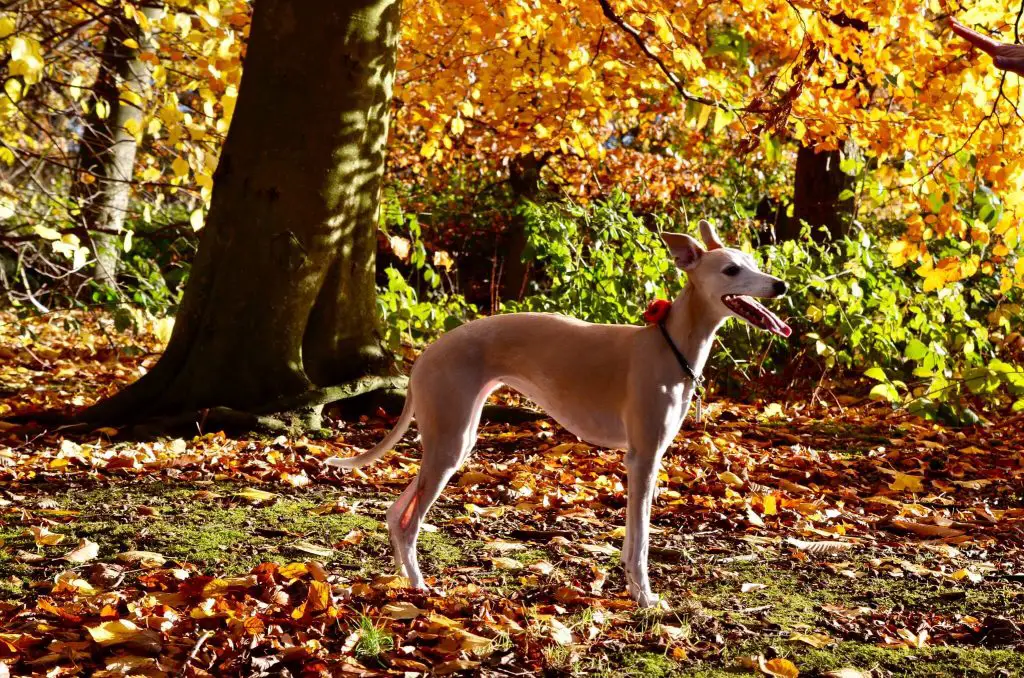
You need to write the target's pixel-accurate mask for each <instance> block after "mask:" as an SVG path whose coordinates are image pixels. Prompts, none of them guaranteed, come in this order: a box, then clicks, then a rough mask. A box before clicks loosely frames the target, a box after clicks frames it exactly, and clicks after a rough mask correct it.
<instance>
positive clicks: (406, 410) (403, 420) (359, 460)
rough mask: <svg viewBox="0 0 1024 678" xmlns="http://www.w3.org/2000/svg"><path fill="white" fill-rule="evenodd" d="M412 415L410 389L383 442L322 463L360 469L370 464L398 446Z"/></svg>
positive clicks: (336, 466)
mask: <svg viewBox="0 0 1024 678" xmlns="http://www.w3.org/2000/svg"><path fill="white" fill-rule="evenodd" d="M412 415H413V409H412V389H410V390H409V392H408V395H406V397H405V407H403V408H402V414H401V416H400V417H398V423H396V424H395V427H394V428H393V429H391V433H389V434H387V436H386V437H385V438H384V440H382V441H380V442H379V443H377V445H376V447H374V448H373V449H372V450H369V451H368V452H363V453H362V454H359V455H356V456H354V457H330V458H329V459H327V460H325V461H324V463H325V464H327V465H328V466H333V467H335V468H362V467H364V466H366V465H368V464H372V463H373V462H375V461H377V460H378V459H380V458H381V457H383V456H384V455H385V454H387V453H388V451H389V450H391V448H392V447H394V446H395V445H396V444H398V441H399V440H401V439H402V436H403V435H405V431H406V429H408V428H409V424H411V423H412Z"/></svg>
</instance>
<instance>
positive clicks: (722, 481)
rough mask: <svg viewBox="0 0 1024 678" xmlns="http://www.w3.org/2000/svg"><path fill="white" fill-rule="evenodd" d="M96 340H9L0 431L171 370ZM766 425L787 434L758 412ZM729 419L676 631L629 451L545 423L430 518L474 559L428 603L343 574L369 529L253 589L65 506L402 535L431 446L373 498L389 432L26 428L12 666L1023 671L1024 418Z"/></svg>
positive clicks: (390, 579)
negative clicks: (631, 548)
mask: <svg viewBox="0 0 1024 678" xmlns="http://www.w3.org/2000/svg"><path fill="white" fill-rule="evenodd" d="M80 320H81V322H80V325H79V327H80V329H79V332H80V334H86V333H89V332H92V333H93V336H92V338H91V339H83V338H82V336H79V337H77V338H74V337H72V339H71V340H69V338H68V335H67V332H66V331H63V330H62V331H57V330H54V329H53V328H49V327H40V328H35V331H34V333H33V337H34V338H33V339H32V342H36V343H38V342H48V343H47V346H48V350H47V351H44V352H40V351H29V350H27V348H26V346H25V342H26V340H25V338H24V336H23V335H16V336H12V335H11V333H10V332H9V331H7V329H5V330H4V331H3V332H0V341H2V342H3V346H4V347H5V355H10V356H13V358H12V359H11V360H9V361H8V362H7V363H6V364H4V365H3V366H2V367H0V379H2V380H3V381H2V383H3V384H4V385H5V389H4V390H3V393H4V396H3V397H2V398H0V412H3V413H5V414H12V413H25V412H31V411H38V410H43V409H48V408H54V407H61V408H65V409H66V408H69V407H80V406H84V405H87V404H89V403H90V402H93V401H94V400H96V399H98V398H101V397H103V396H105V395H108V394H109V393H111V392H113V391H115V390H116V389H117V388H118V387H119V386H120V385H123V384H124V383H126V382H128V381H131V380H132V379H133V378H134V377H135V376H137V373H138V370H139V369H145V368H146V367H147V365H149V364H151V362H152V361H153V360H154V359H155V352H156V350H157V349H158V346H157V345H156V344H155V342H153V340H152V338H151V337H148V336H147V335H142V336H140V337H136V338H134V343H133V344H132V345H133V346H134V347H135V348H136V350H135V351H126V352H123V353H120V354H117V355H112V354H111V352H110V350H109V347H106V346H105V345H104V344H103V341H101V339H100V337H101V336H106V335H105V334H104V333H103V332H101V331H100V330H99V329H98V328H97V327H95V324H96V323H97V322H100V321H96V320H90V319H89V318H86V317H83V318H81V319H80ZM11 325H12V323H8V324H5V325H4V327H5V328H8V329H9V328H10V327H11ZM65 342H67V343H65ZM23 349H25V350H23ZM39 355H45V356H46V358H45V363H40V362H39V360H38V356H39ZM32 356H36V357H32ZM768 405H771V406H772V407H773V409H772V411H773V412H774V413H775V415H774V416H773V417H772V419H771V421H770V422H768V421H766V420H765V419H764V418H763V417H761V418H759V416H758V414H759V413H760V412H762V411H764V410H765V409H766V407H767V406H768ZM707 409H708V412H707V423H706V425H705V426H701V427H694V426H692V425H688V426H687V427H685V428H684V430H683V431H682V432H681V433H680V436H679V437H678V438H677V440H676V441H675V444H674V445H673V446H672V447H671V448H670V450H669V451H668V453H667V454H666V457H665V459H664V462H663V465H662V469H661V473H660V489H659V496H658V497H657V499H656V501H655V504H654V506H653V509H652V549H651V559H652V579H653V581H654V586H655V589H656V590H658V591H660V592H662V593H663V594H665V596H666V598H667V602H668V603H669V605H670V607H671V611H669V612H665V611H655V612H654V613H648V612H647V611H639V610H637V609H636V607H635V606H634V604H633V603H632V602H631V601H630V600H629V599H628V598H627V597H626V596H625V594H624V593H623V576H622V572H621V568H620V567H619V566H618V564H617V559H618V550H619V547H620V544H621V539H622V536H623V529H622V525H623V522H624V508H625V502H626V494H625V493H626V488H627V486H628V479H627V478H626V476H625V472H624V469H623V466H622V454H621V452H618V451H608V450H602V449H598V448H593V447H591V446H589V445H586V444H584V443H581V442H579V441H577V440H575V439H573V438H572V437H571V436H569V435H567V434H566V433H564V432H563V431H561V430H560V429H558V428H557V427H556V426H554V425H553V424H552V423H551V422H548V421H546V420H540V421H538V422H535V423H531V424H526V425H520V426H509V425H488V426H484V427H483V428H482V430H481V439H480V443H479V445H478V448H477V452H476V453H475V454H474V455H473V457H472V458H471V460H470V462H469V463H468V464H467V465H466V467H465V468H463V469H462V470H461V471H460V473H459V475H458V476H457V477H456V478H455V479H454V480H453V482H452V483H451V484H450V486H449V488H448V489H447V490H446V491H445V494H444V496H443V498H442V500H441V501H440V502H439V503H438V506H437V508H436V509H435V511H434V512H433V513H432V514H431V516H430V518H429V519H430V520H431V521H432V524H433V525H434V529H433V531H432V532H431V533H432V534H438V535H450V538H451V539H452V542H453V543H454V544H456V545H459V544H462V545H464V548H460V547H457V552H458V553H457V557H456V558H455V559H454V561H453V562H450V563H448V564H447V565H444V566H442V567H438V568H434V567H433V566H432V564H431V562H430V560H429V557H428V556H426V555H421V560H422V561H423V563H424V566H425V568H426V569H427V571H428V572H429V573H431V576H429V577H428V582H429V583H430V585H431V589H430V590H429V591H426V592H423V591H413V590H410V589H408V588H407V586H408V582H407V581H406V580H404V579H403V578H401V577H397V576H395V575H392V574H391V571H390V567H387V568H385V567H383V566H381V567H376V571H367V569H365V568H363V569H359V571H353V570H352V569H346V568H344V567H338V566H337V563H338V561H337V558H338V557H339V554H344V553H350V554H352V555H353V556H354V557H355V558H356V559H357V560H359V559H361V560H364V561H366V562H367V563H374V564H375V566H376V564H378V563H381V562H384V561H385V560H386V558H387V554H386V552H383V551H381V550H380V541H379V540H374V539H366V535H365V529H353V530H351V531H350V532H348V533H347V534H345V535H344V536H343V537H342V538H340V539H337V538H336V539H334V540H330V539H328V538H327V537H326V536H325V534H324V533H319V534H318V533H316V532H315V531H308V532H306V533H295V532H292V531H289V530H288V529H283V528H280V529H279V528H278V527H277V526H273V525H260V526H256V527H254V528H253V529H254V530H258V531H260V533H261V534H264V535H265V536H266V537H267V538H268V539H276V540H278V541H279V542H280V548H279V549H278V551H277V555H278V556H280V557H279V560H281V562H271V561H270V560H268V561H266V562H262V563H258V564H256V565H255V566H253V567H251V568H248V569H247V570H246V571H244V572H239V573H228V572H224V571H219V570H218V564H217V562H214V561H205V562H204V561H200V562H192V561H191V560H190V559H189V558H187V557H169V556H167V555H165V554H162V553H160V552H159V550H158V549H156V550H149V549H147V548H137V549H131V550H125V549H121V550H117V549H114V548H112V547H111V545H109V544H107V543H106V542H104V540H103V539H102V538H100V537H98V536H97V535H95V534H93V535H90V536H86V535H83V534H76V525H81V524H83V522H82V521H84V520H86V519H90V520H93V519H95V516H89V515H87V514H89V512H90V511H91V512H94V513H95V509H94V508H92V507H89V506H85V505H83V506H75V505H70V504H67V503H62V502H59V501H55V499H54V488H58V487H60V488H65V489H66V490H68V491H69V492H70V493H71V494H75V493H77V492H83V493H84V492H86V491H87V490H89V489H90V488H97V487H103V488H121V487H129V486H131V487H139V486H141V487H145V484H146V483H157V482H159V483H170V484H175V485H180V486H182V487H189V488H192V494H191V501H193V502H200V503H203V504H215V505H224V506H230V507H242V508H245V509H246V510H258V509H267V508H268V507H269V508H271V509H272V508H273V507H274V506H275V505H278V504H280V503H282V502H286V501H289V500H290V499H291V498H294V497H306V496H310V495H309V493H310V492H312V491H314V490H315V491H317V492H320V494H317V495H315V496H317V497H319V498H320V499H319V500H318V502H317V503H316V505H315V507H314V508H312V509H310V510H309V511H308V513H309V515H310V516H312V517H314V518H316V517H318V516H320V517H326V516H335V515H353V516H357V515H366V514H371V515H374V516H376V517H377V518H379V516H380V511H381V510H382V508H383V507H385V506H386V505H387V504H388V503H389V502H390V501H392V500H393V498H394V497H395V496H397V493H398V492H399V491H401V489H402V488H403V487H404V486H405V485H406V484H407V483H408V482H409V481H410V480H411V479H412V478H413V477H414V475H415V472H416V470H417V461H416V460H417V458H418V451H417V449H416V446H415V444H411V443H406V444H403V445H400V446H399V449H398V450H397V451H396V452H395V453H392V455H391V456H390V457H389V458H388V459H386V460H385V461H384V462H383V463H381V464H378V465H376V466H372V467H368V468H365V469H361V470H359V471H357V472H355V473H351V474H348V475H339V474H337V473H335V472H331V471H328V470H325V467H324V466H323V464H322V460H323V459H325V458H326V457H329V456H333V455H337V454H340V455H350V454H354V453H355V452H356V451H357V450H359V449H365V448H366V447H369V446H371V445H373V444H375V443H376V441H377V440H379V439H380V438H381V436H382V435H383V433H384V432H385V431H386V430H387V429H388V428H390V424H391V423H392V421H391V420H389V419H388V418H387V417H383V416H378V417H371V418H364V419H363V420H360V421H358V422H348V423H345V424H344V425H341V424H339V427H338V428H337V429H336V430H334V431H333V432H332V433H331V434H330V435H329V436H327V437H317V438H315V439H313V438H299V439H295V440H288V439H284V438H277V439H274V440H267V439H261V438H258V437H246V438H231V437H228V436H226V435H224V434H223V433H220V432H203V433H202V434H200V435H197V436H195V437H194V438H191V439H173V440H167V439H164V440H154V441H143V442H138V441H130V440H123V439H121V438H120V437H119V435H118V431H116V430H114V429H102V430H97V431H94V432H91V433H88V434H85V435H76V436H72V437H68V436H63V435H61V433H60V432H59V431H58V432H47V431H45V430H43V429H40V428H32V427H28V428H26V427H13V426H10V425H7V424H4V425H3V426H2V427H0V521H2V522H0V528H2V530H3V532H2V534H3V535H4V537H3V540H4V541H3V544H2V545H0V581H5V582H7V584H8V585H9V588H5V589H0V591H5V593H3V595H2V596H0V664H2V665H3V666H4V667H6V669H7V670H8V671H9V673H10V674H11V675H54V676H58V675H71V674H74V673H76V672H80V671H81V670H83V669H85V670H88V671H90V672H93V675H102V676H122V675H145V676H161V675H166V676H170V675H189V676H208V675H231V674H246V675H279V674H281V673H282V672H285V671H290V672H291V673H293V674H294V675H300V674H301V675H339V674H354V675H377V674H383V673H390V674H406V673H427V672H433V673H437V674H439V675H445V674H452V673H458V672H467V671H468V672H477V673H484V674H492V675H508V674H518V675H521V674H524V673H532V672H538V671H543V670H549V671H551V670H556V671H557V670H558V668H557V667H558V666H561V664H559V661H560V660H559V659H558V658H559V657H561V656H563V655H564V653H569V656H573V657H576V658H577V659H578V660H579V661H580V662H583V663H582V664H581V667H582V668H580V669H579V670H580V671H582V672H586V667H588V666H589V667H590V668H592V669H595V670H596V669H597V668H599V667H600V666H611V667H614V666H615V662H616V661H619V660H620V659H621V658H623V657H626V656H627V654H628V652H641V651H648V652H653V653H656V654H657V655H659V656H664V657H667V658H669V659H670V660H671V661H673V662H676V665H677V666H678V667H691V668H693V667H697V668H699V667H702V666H703V667H712V668H713V667H716V666H719V667H723V666H724V667H727V668H730V669H736V670H741V671H742V670H747V671H750V672H753V673H760V674H762V675H776V676H790V675H799V674H800V673H801V672H804V673H805V674H807V675H814V672H815V671H819V672H820V675H851V676H852V675H876V676H877V675H890V674H892V675H899V664H898V662H897V663H893V664H892V665H890V666H888V667H881V668H880V667H878V666H870V665H863V666H836V667H830V668H834V670H832V671H831V672H825V671H824V668H820V669H819V668H818V667H817V666H816V665H812V664H809V661H810V660H809V658H810V657H811V655H810V654H806V655H805V651H806V650H810V652H811V654H814V653H827V652H830V651H832V650H834V649H835V648H837V647H842V646H849V645H850V644H853V643H857V644H864V645H870V646H873V647H877V648H884V649H891V650H893V651H907V650H912V651H918V652H928V651H931V650H934V649H936V648H967V649H971V650H975V649H985V650H991V651H993V652H998V651H1003V650H1005V651H1008V652H1012V651H1015V650H1020V649H1021V646H1022V645H1024V613H1022V610H1024V591H1022V586H1024V566H1022V564H1021V563H1022V557H1021V556H1022V550H1021V547H1022V543H1024V529H1022V527H1024V508H1022V499H1024V480H1022V476H1024V456H1022V454H1024V453H1022V450H1024V430H1022V429H1024V427H1021V426H1020V423H1021V422H1022V421H1024V419H1021V418H1020V417H1018V418H1017V419H1010V420H1009V421H1006V422H1002V423H999V424H997V425H995V426H992V427H989V428H986V429H981V428H968V429H949V428H944V427H941V426H937V425H934V424H932V423H928V422H924V421H921V420H919V419H915V418H913V417H911V416H909V415H905V414H897V413H893V412H892V411H891V410H890V409H888V407H886V406H883V405H880V404H877V403H864V404H860V405H851V406H846V407H844V406H841V405H839V404H836V403H833V404H831V405H829V404H826V403H822V402H816V403H814V404H811V403H809V402H806V401H801V400H794V401H793V402H790V403H787V404H780V403H777V402H775V401H773V400H767V399H764V400H751V402H736V401H728V400H723V399H715V400H714V402H713V403H712V404H711V406H710V407H709V408H707ZM246 507H247V508H246ZM173 510H174V508H173V507H165V506H161V505H160V504H159V502H157V501H147V502H146V504H143V505H140V506H138V507H135V511H136V516H137V518H136V520H138V521H139V525H138V534H139V539H138V541H139V544H140V546H146V545H147V542H146V538H145V534H146V531H147V527H146V525H147V521H161V520H168V519H170V518H171V517H172V515H170V512H173ZM380 529H383V528H382V527H380ZM90 537H92V538H90ZM243 538H244V535H243ZM94 540H95V541H94ZM780 581H785V582H789V583H791V584H793V588H792V589H791V590H784V589H781V588H780V586H779V582H780ZM887 591H895V592H896V593H893V594H892V595H886V592H887ZM384 639H387V640H386V642H385V640H384ZM800 648H805V650H801V649H800ZM624 653H627V654H624ZM814 656H818V655H814ZM586 662H592V663H591V664H587V663H586ZM802 664H804V665H802Z"/></svg>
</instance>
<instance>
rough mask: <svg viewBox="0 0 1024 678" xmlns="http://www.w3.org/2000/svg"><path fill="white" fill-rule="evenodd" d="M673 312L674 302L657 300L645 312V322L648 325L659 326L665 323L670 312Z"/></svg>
mask: <svg viewBox="0 0 1024 678" xmlns="http://www.w3.org/2000/svg"><path fill="white" fill-rule="evenodd" d="M671 310H672V302H671V301H668V300H666V299H655V300H654V301H652V302H651V303H650V305H649V306H648V307H647V310H646V311H644V322H645V323H647V324H648V325H657V324H659V323H662V322H664V321H665V318H667V317H668V312H669V311H671Z"/></svg>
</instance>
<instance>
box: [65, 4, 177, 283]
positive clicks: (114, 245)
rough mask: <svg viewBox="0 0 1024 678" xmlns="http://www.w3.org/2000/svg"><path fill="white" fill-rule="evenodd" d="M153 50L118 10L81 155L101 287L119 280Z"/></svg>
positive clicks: (152, 10) (83, 198)
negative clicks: (145, 55)
mask: <svg viewBox="0 0 1024 678" xmlns="http://www.w3.org/2000/svg"><path fill="white" fill-rule="evenodd" d="M128 7H132V6H131V5H129V6H128ZM134 11H135V10H134V8H133V9H132V10H131V12H132V13H134ZM138 11H139V12H140V13H141V16H142V18H143V20H144V23H146V24H150V25H151V24H152V23H153V22H154V21H155V20H156V19H157V18H158V17H159V16H160V15H161V14H162V13H163V9H162V7H160V6H154V5H151V6H144V7H141V8H140V9H139V10H138ZM149 47H151V45H150V44H149V41H148V33H147V31H145V30H143V29H142V26H141V25H140V24H139V23H136V22H135V21H132V20H130V19H129V18H128V16H126V14H125V12H124V11H123V10H122V9H121V8H115V9H113V10H112V12H111V17H110V19H109V21H108V23H107V36H106V40H105V43H104V46H103V51H102V53H101V55H100V60H99V66H98V68H99V72H98V74H97V76H96V80H95V82H93V85H92V90H91V92H90V94H89V95H88V99H89V102H88V110H89V113H88V115H87V116H86V120H85V130H84V132H83V133H82V137H81V141H80V142H79V143H80V148H79V151H78V167H79V170H80V172H81V173H82V175H81V176H80V181H79V182H78V183H76V184H75V186H76V187H78V188H79V190H78V191H77V193H78V195H77V196H76V197H77V198H78V200H79V209H80V210H81V211H82V215H83V221H84V225H85V227H86V229H88V232H89V242H90V244H91V246H92V253H93V255H94V256H95V259H96V265H95V273H94V278H95V280H96V281H97V282H98V283H100V284H101V285H107V286H112V285H115V284H116V281H117V266H118V263H119V261H120V259H121V257H120V254H121V249H122V241H123V238H124V236H123V235H122V229H123V226H124V220H125V217H126V216H127V214H128V210H129V202H128V201H129V197H130V195H131V182H132V178H133V176H134V174H135V156H136V150H137V147H138V138H139V137H140V136H141V135H142V123H143V110H144V107H145V101H146V99H148V98H149V93H150V79H151V78H152V69H151V68H150V66H149V65H148V64H147V62H146V61H144V60H142V59H140V58H139V50H141V49H147V48H149Z"/></svg>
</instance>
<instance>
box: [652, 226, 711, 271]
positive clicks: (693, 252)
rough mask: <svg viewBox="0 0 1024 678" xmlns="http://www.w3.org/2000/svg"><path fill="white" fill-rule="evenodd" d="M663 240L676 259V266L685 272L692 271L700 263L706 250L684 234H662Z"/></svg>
mask: <svg viewBox="0 0 1024 678" xmlns="http://www.w3.org/2000/svg"><path fill="white" fill-rule="evenodd" d="M661 239H662V240H664V241H665V244H666V245H668V251H669V252H671V253H672V256H673V257H675V259H676V264H677V265H678V266H679V268H681V269H683V270H684V271H692V270H693V269H694V268H696V267H697V264H699V263H700V258H701V256H703V255H704V248H703V247H701V246H700V243H699V242H697V240H696V239H695V238H692V237H690V236H688V235H686V234H684V233H662V234H661Z"/></svg>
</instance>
